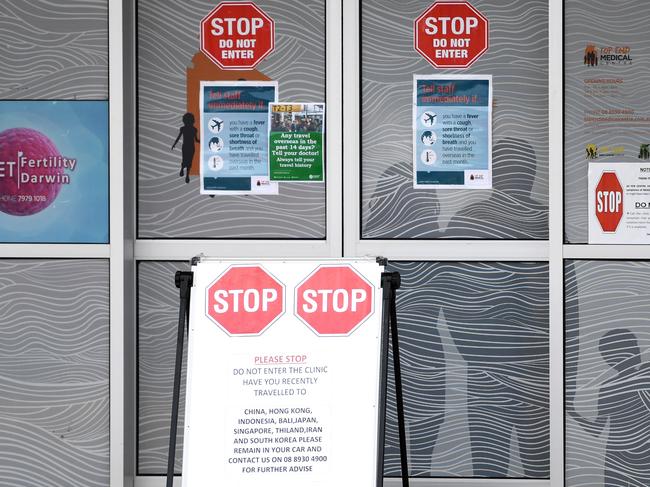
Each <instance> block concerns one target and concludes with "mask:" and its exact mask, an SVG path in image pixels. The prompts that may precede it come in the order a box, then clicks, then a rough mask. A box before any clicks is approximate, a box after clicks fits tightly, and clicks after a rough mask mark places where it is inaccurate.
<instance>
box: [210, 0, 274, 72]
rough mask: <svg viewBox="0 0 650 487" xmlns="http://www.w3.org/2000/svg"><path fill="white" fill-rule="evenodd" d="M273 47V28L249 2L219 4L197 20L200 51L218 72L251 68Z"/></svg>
mask: <svg viewBox="0 0 650 487" xmlns="http://www.w3.org/2000/svg"><path fill="white" fill-rule="evenodd" d="M274 47H275V25H274V23H273V19H271V18H270V17H269V16H268V15H266V14H265V13H264V12H263V11H262V10H261V9H260V8H259V7H258V6H257V5H255V4H254V3H252V2H221V3H220V4H219V5H217V6H216V7H215V9H214V10H212V12H210V13H209V14H208V15H206V16H205V17H204V18H203V20H202V21H201V51H203V53H204V54H205V55H206V56H208V57H209V58H210V59H211V60H212V61H214V62H215V63H216V64H217V65H218V66H219V67H220V68H221V69H231V70H235V69H237V70H241V69H253V68H255V66H257V65H258V64H259V62H260V61H262V59H264V58H265V57H266V56H267V55H268V54H269V53H271V52H272V51H273V49H274Z"/></svg>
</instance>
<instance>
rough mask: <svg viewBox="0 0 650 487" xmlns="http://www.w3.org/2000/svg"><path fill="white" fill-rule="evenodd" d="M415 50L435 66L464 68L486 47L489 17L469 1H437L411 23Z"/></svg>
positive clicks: (485, 49)
mask: <svg viewBox="0 0 650 487" xmlns="http://www.w3.org/2000/svg"><path fill="white" fill-rule="evenodd" d="M414 31H415V32H414V38H415V39H414V44H415V50H416V51H417V52H419V53H420V54H422V56H423V57H424V58H425V59H426V60H427V61H429V62H430V63H431V64H433V65H434V66H435V67H436V68H467V67H469V66H470V65H471V64H472V63H473V62H474V61H476V60H477V59H478V58H479V57H480V56H481V55H482V54H483V53H484V52H485V51H487V49H488V32H489V27H488V20H487V19H486V18H485V17H484V16H483V15H482V14H481V13H480V12H479V11H478V10H476V9H475V8H474V7H472V6H471V5H470V4H469V3H468V2H436V3H434V4H433V5H431V6H430V7H429V8H428V9H427V10H425V11H424V12H423V13H422V15H420V16H419V17H418V18H417V19H416V20H415V22H414Z"/></svg>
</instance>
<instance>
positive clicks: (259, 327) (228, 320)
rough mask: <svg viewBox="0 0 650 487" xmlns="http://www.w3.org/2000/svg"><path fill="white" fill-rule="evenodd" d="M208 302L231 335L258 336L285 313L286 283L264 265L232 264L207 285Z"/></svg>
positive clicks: (208, 312) (211, 315)
mask: <svg viewBox="0 0 650 487" xmlns="http://www.w3.org/2000/svg"><path fill="white" fill-rule="evenodd" d="M206 303H207V304H206V311H205V312H206V315H207V316H208V317H209V318H210V319H212V321H214V322H215V323H216V324H217V325H219V326H220V327H221V328H223V329H224V330H225V331H226V332H227V333H228V334H229V335H259V334H260V333H262V332H263V331H264V330H265V329H266V328H267V327H269V326H270V325H271V324H272V323H273V322H274V321H275V320H277V319H278V318H279V317H280V316H281V315H282V313H284V284H282V283H281V282H280V281H279V280H277V279H276V278H275V277H273V276H272V275H271V274H269V273H268V272H267V271H266V270H264V269H263V268H262V267H261V266H232V267H230V268H229V269H228V270H226V272H224V273H223V274H222V275H221V276H219V277H218V278H217V279H216V280H215V281H214V282H213V283H212V284H211V285H210V286H209V287H208V288H207V297H206Z"/></svg>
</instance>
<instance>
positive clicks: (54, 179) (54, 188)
mask: <svg viewBox="0 0 650 487" xmlns="http://www.w3.org/2000/svg"><path fill="white" fill-rule="evenodd" d="M70 162H73V164H74V162H75V161H71V160H70V159H67V158H65V157H62V156H61V154H60V153H59V150H58V149H57V148H56V146H55V145H54V142H52V141H51V140H50V139H49V138H48V137H47V136H46V135H44V134H43V133H41V132H39V131H38V130H33V129H28V128H13V129H8V130H5V131H3V132H0V211H3V212H4V213H8V214H10V215H17V216H27V215H33V214H35V213H38V212H39V211H42V210H44V209H45V208H47V207H48V206H50V205H51V204H52V203H53V202H54V200H55V199H56V197H57V196H58V194H59V192H60V191H61V187H62V185H63V184H67V183H69V182H70V181H69V179H70V177H69V176H68V175H67V174H65V168H66V167H70V166H69V163H70Z"/></svg>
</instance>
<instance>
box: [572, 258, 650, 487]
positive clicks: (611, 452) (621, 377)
mask: <svg viewBox="0 0 650 487" xmlns="http://www.w3.org/2000/svg"><path fill="white" fill-rule="evenodd" d="M565 289H566V304H565V330H564V332H565V351H564V353H565V355H564V360H565V363H564V374H565V425H566V426H565V428H566V430H565V462H566V464H565V470H566V473H565V480H566V486H567V487H594V486H606V487H647V486H648V485H650V439H649V438H650V362H649V361H648V360H649V355H648V353H649V351H650V263H649V262H623V261H568V262H567V263H566V265H565Z"/></svg>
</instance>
